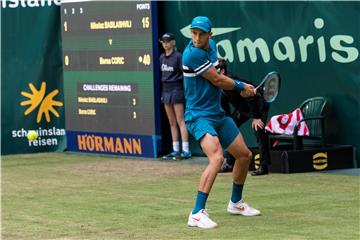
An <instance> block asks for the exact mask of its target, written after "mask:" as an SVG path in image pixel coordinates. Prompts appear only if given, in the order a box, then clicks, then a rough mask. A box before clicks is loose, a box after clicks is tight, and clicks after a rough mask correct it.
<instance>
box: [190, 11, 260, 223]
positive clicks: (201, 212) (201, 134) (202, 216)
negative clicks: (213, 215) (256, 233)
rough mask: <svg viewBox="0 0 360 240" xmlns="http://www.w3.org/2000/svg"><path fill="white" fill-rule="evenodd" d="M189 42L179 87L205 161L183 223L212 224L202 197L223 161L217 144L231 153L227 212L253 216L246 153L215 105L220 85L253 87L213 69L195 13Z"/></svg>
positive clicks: (205, 27) (240, 90) (206, 30)
mask: <svg viewBox="0 0 360 240" xmlns="http://www.w3.org/2000/svg"><path fill="white" fill-rule="evenodd" d="M190 32H191V41H190V43H189V44H188V46H187V47H186V49H185V50H184V53H183V72H184V86H185V99H186V110H185V122H186V126H187V128H188V129H189V132H190V133H191V134H192V135H193V136H194V137H195V139H196V140H197V141H199V143H200V146H201V148H202V150H203V152H204V153H205V155H206V156H207V158H208V160H209V164H208V165H207V167H206V168H205V170H204V171H203V173H202V175H201V177H200V183H199V187H198V192H197V196H196V201H195V206H194V208H193V210H192V211H191V212H190V215H189V218H188V223H187V224H188V226H191V227H199V228H214V227H217V224H216V223H215V222H214V221H212V220H211V219H210V217H209V214H208V213H207V211H206V210H205V205H206V201H207V198H208V196H209V193H210V190H211V188H212V186H213V184H214V181H215V179H216V176H217V174H218V172H219V170H220V167H221V165H222V163H223V160H224V157H223V151H222V148H224V149H226V150H227V151H229V152H230V153H231V154H232V155H233V156H235V158H236V160H235V164H234V170H233V183H232V194H231V198H230V200H229V203H228V206H227V211H228V212H229V213H231V214H237V215H244V216H256V215H260V214H261V213H260V211H258V210H256V209H254V208H252V207H250V206H249V205H248V204H247V203H246V202H245V201H244V200H243V197H242V192H243V187H244V183H245V179H246V176H247V172H248V167H249V161H250V159H251V152H250V150H249V149H248V148H247V146H246V144H245V142H244V139H243V137H242V136H241V134H240V132H239V129H238V128H237V127H236V125H235V123H234V121H233V120H232V119H231V118H230V117H227V116H225V112H224V110H223V109H222V108H221V106H220V97H221V89H227V90H236V91H237V94H242V96H244V97H249V96H254V95H255V88H254V87H253V86H252V85H249V84H246V83H243V82H241V81H237V80H233V79H231V78H229V77H227V76H225V75H223V74H218V73H217V70H216V68H215V66H214V65H215V64H214V61H216V60H217V59H216V58H215V59H214V55H213V53H214V51H215V49H213V48H214V46H215V44H212V41H210V38H211V36H212V32H211V22H210V20H209V19H208V18H207V17H204V16H199V17H195V18H194V19H193V20H192V22H191V24H190Z"/></svg>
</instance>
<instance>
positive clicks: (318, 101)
mask: <svg viewBox="0 0 360 240" xmlns="http://www.w3.org/2000/svg"><path fill="white" fill-rule="evenodd" d="M326 103H327V99H326V98H325V97H313V98H309V99H307V100H305V101H304V102H303V103H302V104H301V105H300V107H299V108H300V110H301V112H302V114H303V117H304V118H303V119H302V120H300V121H298V122H297V123H296V125H295V131H294V133H293V135H280V134H269V141H270V144H269V146H270V147H271V146H272V145H271V142H272V141H273V140H279V141H280V142H282V141H285V142H292V143H293V146H294V150H302V149H303V148H304V145H303V140H304V139H311V140H316V141H317V142H318V145H321V146H324V145H325V127H324V120H325V115H324V111H325V106H326ZM301 122H306V125H307V126H308V128H309V132H310V135H309V136H298V134H297V129H298V126H299V125H300V123H301Z"/></svg>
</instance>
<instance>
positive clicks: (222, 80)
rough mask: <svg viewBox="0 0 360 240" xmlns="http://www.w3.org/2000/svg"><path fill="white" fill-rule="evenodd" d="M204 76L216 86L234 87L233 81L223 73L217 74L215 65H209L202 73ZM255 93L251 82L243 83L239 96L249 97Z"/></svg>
mask: <svg viewBox="0 0 360 240" xmlns="http://www.w3.org/2000/svg"><path fill="white" fill-rule="evenodd" d="M202 76H203V77H204V78H206V79H207V80H209V81H210V82H211V83H212V84H214V85H215V86H216V87H219V88H222V89H224V90H233V89H234V87H235V81H234V80H233V79H231V78H229V77H227V76H225V75H223V74H218V73H217V71H216V69H215V67H211V68H210V69H209V70H207V71H206V72H204V73H203V74H202ZM254 95H255V88H254V86H253V85H251V84H247V83H244V89H243V90H242V91H241V96H243V97H251V96H254Z"/></svg>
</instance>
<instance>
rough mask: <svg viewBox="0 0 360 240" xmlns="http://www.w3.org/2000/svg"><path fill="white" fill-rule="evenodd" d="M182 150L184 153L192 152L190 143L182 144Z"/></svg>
mask: <svg viewBox="0 0 360 240" xmlns="http://www.w3.org/2000/svg"><path fill="white" fill-rule="evenodd" d="M182 150H183V152H190V150H189V142H182Z"/></svg>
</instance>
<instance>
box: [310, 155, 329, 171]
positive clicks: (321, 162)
mask: <svg viewBox="0 0 360 240" xmlns="http://www.w3.org/2000/svg"><path fill="white" fill-rule="evenodd" d="M327 166H328V157H327V152H319V153H316V154H314V155H313V167H314V169H316V170H323V169H325V168H327Z"/></svg>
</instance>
